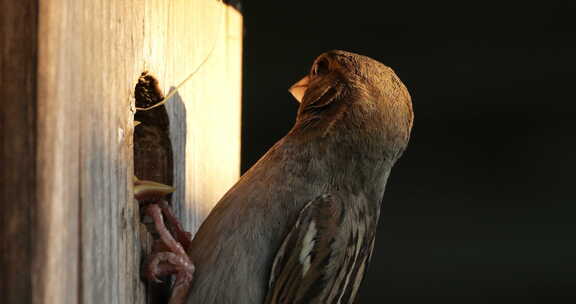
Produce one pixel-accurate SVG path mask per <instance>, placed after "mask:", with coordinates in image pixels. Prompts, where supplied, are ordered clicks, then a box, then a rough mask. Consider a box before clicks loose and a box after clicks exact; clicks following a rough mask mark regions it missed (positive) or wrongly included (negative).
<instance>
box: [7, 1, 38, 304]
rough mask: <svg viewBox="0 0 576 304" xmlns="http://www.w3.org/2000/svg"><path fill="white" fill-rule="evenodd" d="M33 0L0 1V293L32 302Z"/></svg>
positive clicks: (34, 145)
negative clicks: (0, 103) (0, 102)
mask: <svg viewBox="0 0 576 304" xmlns="http://www.w3.org/2000/svg"><path fill="white" fill-rule="evenodd" d="M37 5H38V4H37V2H36V1H35V0H23V1H1V2H0V83H1V84H2V85H1V86H0V100H1V101H2V105H1V106H0V144H1V149H0V167H1V168H2V169H1V170H0V207H1V208H2V209H1V210H0V269H1V270H0V295H1V298H2V303H31V302H32V293H31V292H30V290H31V289H32V277H33V273H32V265H31V263H30V261H31V260H32V257H33V250H34V240H33V234H32V232H33V231H35V228H36V222H35V221H34V220H33V218H34V215H35V214H34V213H33V210H34V208H35V206H36V205H35V204H36V191H35V189H36V155H35V153H34V151H35V149H36V115H35V111H34V110H35V106H36V52H37V46H36V37H37Z"/></svg>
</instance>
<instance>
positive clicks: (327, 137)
mask: <svg viewBox="0 0 576 304" xmlns="http://www.w3.org/2000/svg"><path fill="white" fill-rule="evenodd" d="M327 128H329V130H327ZM286 143H287V144H288V145H290V146H292V145H291V143H293V144H294V145H293V146H294V147H299V148H300V149H301V151H299V152H297V153H299V155H300V157H301V160H302V162H303V163H305V164H306V166H304V167H303V170H306V171H305V172H302V173H303V174H306V175H313V176H314V177H315V178H314V180H315V181H316V182H317V183H319V184H323V185H327V184H329V185H332V186H334V187H336V188H337V189H340V188H344V189H348V190H351V191H352V192H354V193H358V192H367V191H368V192H369V191H376V192H379V191H383V189H384V186H385V184H386V180H387V178H388V174H389V171H390V169H391V168H392V166H393V164H394V162H395V161H396V158H397V155H398V153H396V152H395V151H393V150H392V149H391V146H390V145H389V144H388V143H387V142H386V139H385V138H383V134H382V132H381V131H378V130H370V129H366V128H363V127H362V126H360V127H359V126H353V125H351V124H349V123H347V122H346V121H345V120H342V121H338V122H333V123H332V124H329V123H325V122H322V121H321V120H318V121H316V122H312V123H308V124H305V125H298V124H297V125H296V126H295V128H294V129H293V130H292V131H291V132H290V133H289V135H288V136H287V138H286ZM319 186H321V185H319Z"/></svg>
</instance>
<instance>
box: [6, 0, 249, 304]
mask: <svg viewBox="0 0 576 304" xmlns="http://www.w3.org/2000/svg"><path fill="white" fill-rule="evenodd" d="M12 5H13V6H14V7H16V8H17V9H19V11H18V12H19V13H17V14H15V15H14V16H15V17H14V18H13V19H10V18H9V19H5V18H2V22H3V24H4V23H6V24H8V23H14V22H16V21H14V20H19V22H16V23H14V24H16V25H17V26H18V29H17V30H16V29H15V27H14V24H12V27H11V28H10V27H8V29H5V27H4V26H2V28H3V29H4V30H5V31H4V30H3V32H2V35H1V39H2V40H1V41H2V43H3V47H2V49H3V53H2V57H1V58H2V67H1V70H2V72H5V71H12V72H15V73H16V75H18V77H19V78H18V79H15V81H14V82H8V83H13V84H15V88H14V89H11V90H8V91H7V90H5V88H2V99H3V100H9V101H10V102H8V103H7V104H8V106H7V107H5V108H3V111H2V124H3V125H2V127H3V128H2V131H0V132H2V135H3V138H2V143H3V146H2V163H3V166H4V165H5V163H8V162H11V163H10V164H9V165H8V166H7V167H5V168H7V169H9V170H6V169H4V170H2V181H3V182H4V181H6V183H3V184H2V197H3V198H4V199H5V200H4V203H3V204H7V203H6V202H10V201H9V200H8V199H11V200H12V201H14V200H17V201H18V205H17V206H18V207H16V205H12V207H11V208H8V209H6V210H8V212H3V213H2V220H3V221H2V224H0V225H2V226H1V227H0V228H10V229H6V230H5V229H2V232H0V237H1V240H2V246H3V247H2V249H3V250H2V251H3V253H4V252H7V253H8V254H3V255H2V256H3V258H2V264H0V265H2V266H3V268H2V269H3V271H2V273H3V275H4V276H5V277H6V278H10V279H14V278H16V280H14V281H10V283H6V284H4V282H5V281H6V280H4V278H5V277H2V279H3V280H2V281H3V283H2V284H1V286H2V288H3V289H2V294H3V297H4V294H6V293H5V289H6V290H7V289H10V290H11V292H12V293H11V294H8V295H9V300H8V303H32V302H35V303H146V302H147V298H146V294H145V286H144V284H143V283H142V281H141V278H140V265H141V259H142V258H143V254H144V253H145V251H146V250H147V248H146V247H145V246H146V242H145V240H143V239H142V238H141V235H140V230H141V227H142V226H141V224H140V216H139V210H138V206H137V203H136V202H135V201H134V200H133V199H132V175H133V162H132V155H133V144H132V135H133V130H134V129H133V126H132V125H133V124H132V119H133V115H134V111H135V108H134V105H133V102H134V101H133V90H134V85H135V84H136V81H137V80H138V76H139V75H140V73H141V72H142V71H143V70H150V72H151V73H153V74H154V75H156V76H157V77H158V79H159V80H160V83H161V85H162V86H163V89H164V90H165V91H168V90H169V89H170V88H171V87H174V86H175V85H177V84H178V83H179V82H180V81H182V80H183V79H184V78H185V77H186V76H187V75H188V73H190V72H192V71H193V70H195V68H197V67H198V66H199V65H200V64H201V63H202V62H203V61H204V59H205V58H207V56H209V60H208V61H206V63H205V64H203V65H202V67H201V68H200V69H199V70H198V72H197V74H196V75H195V76H194V77H193V78H192V79H191V80H190V82H189V83H187V84H186V85H185V86H184V87H183V88H182V89H181V90H180V91H179V93H178V95H177V96H176V98H174V99H173V100H172V101H170V102H169V103H168V105H167V110H168V115H169V118H170V132H171V138H172V143H173V151H174V155H173V157H174V163H175V168H174V181H175V185H176V187H177V188H178V191H177V192H176V193H175V195H174V198H173V202H174V204H175V205H176V206H177V207H176V208H177V210H179V212H180V214H181V215H182V217H183V218H184V219H185V222H186V223H185V226H186V227H187V228H188V229H190V230H193V231H194V230H195V229H197V226H198V225H199V223H200V221H201V220H202V219H203V218H204V217H205V216H206V214H207V212H208V211H209V209H210V208H211V207H212V206H213V205H214V204H215V203H216V201H217V200H218V199H219V198H220V197H221V195H222V194H223V193H224V192H225V191H226V190H227V189H228V188H229V187H230V186H231V185H232V184H233V183H234V182H235V181H236V179H237V178H238V175H239V167H240V166H239V162H240V78H241V73H240V64H241V63H240V62H241V34H242V18H241V16H240V15H239V13H238V12H237V11H236V10H234V9H232V8H229V7H225V6H223V5H222V3H221V2H218V1H203V0H194V1H185V0H172V1H161V0H146V1H137V0H127V1H88V0H79V1H65V0H53V1H42V2H41V3H40V5H39V7H38V9H37V10H36V9H35V5H36V2H35V1H21V2H18V4H12ZM18 5H21V7H20V6H18ZM3 6H4V4H3ZM8 12H10V11H8ZM19 14H20V15H19ZM28 14H31V16H32V17H35V16H36V14H38V16H39V19H38V26H36V25H35V23H34V18H29V17H30V16H28ZM8 15H9V14H8ZM23 16H24V17H26V18H24V17H23ZM18 18H20V19H18ZM22 18H24V19H22ZM23 20H26V21H29V20H32V22H30V24H28V25H24V26H23V23H24V22H23ZM35 30H37V31H38V39H37V41H38V47H37V50H36V46H35V44H34V42H35V41H36V39H34V38H33V37H35V34H36V33H35ZM16 32H18V34H17V35H16V36H11V35H14V33H16ZM24 37H26V38H24ZM15 41H18V42H19V43H20V42H21V41H31V42H30V43H31V44H23V46H22V47H23V48H24V49H25V52H24V53H22V54H21V55H15V52H16V51H20V50H19V49H10V50H11V51H10V52H8V50H7V49H6V48H5V47H4V45H10V44H4V43H15ZM36 54H37V56H36ZM18 56H21V57H18ZM34 58H37V62H38V65H37V67H36V64H35V62H36V61H35V60H34ZM8 61H10V62H11V63H10V64H7V62H8ZM17 68H18V69H20V70H18V71H15V70H16V69H17ZM36 71H37V72H36ZM3 74H5V73H3ZM34 75H38V78H37V82H35V79H34ZM0 77H1V76H0ZM20 82H21V83H20ZM2 83H3V86H4V83H5V82H4V81H2ZM36 87H37V92H36V91H35V88H36ZM21 90H23V91H21ZM7 117H12V118H11V119H6V120H5V118H7ZM4 126H6V128H4ZM8 130H22V133H18V134H17V135H18V136H16V135H14V134H12V135H10V134H11V133H10V132H9V131H8ZM4 135H7V137H5V136H4ZM9 147H10V148H9ZM27 153H28V154H27ZM18 170H25V172H26V173H27V174H19V173H17V172H19V171H18ZM4 220H6V221H4ZM5 223H6V224H5ZM5 226H6V227H5ZM7 247H10V248H7ZM12 253H13V254H12ZM19 257H22V258H21V260H19V261H21V263H20V264H24V265H18V266H14V267H20V268H19V272H18V273H19V274H6V272H4V269H13V268H4V265H5V264H7V263H9V262H11V261H12V262H13V261H14V259H16V258H19ZM26 261H32V263H31V264H30V263H28V264H26ZM15 265H16V264H15ZM26 267H28V268H26ZM23 270H32V271H24V272H25V274H22V272H23ZM23 290H25V291H28V294H29V296H28V298H26V296H25V295H24V296H23V294H24V292H23ZM30 290H32V292H30ZM10 297H11V298H10ZM12 299H13V301H11V300H12Z"/></svg>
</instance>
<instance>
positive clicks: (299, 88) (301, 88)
mask: <svg viewBox="0 0 576 304" xmlns="http://www.w3.org/2000/svg"><path fill="white" fill-rule="evenodd" d="M309 82H310V78H309V77H308V76H306V77H304V78H302V79H300V81H298V82H297V83H295V84H294V85H293V86H291V87H290V89H289V90H288V91H289V92H290V94H292V96H294V98H296V100H298V102H299V103H302V98H303V97H304V93H306V90H307V89H308V83H309Z"/></svg>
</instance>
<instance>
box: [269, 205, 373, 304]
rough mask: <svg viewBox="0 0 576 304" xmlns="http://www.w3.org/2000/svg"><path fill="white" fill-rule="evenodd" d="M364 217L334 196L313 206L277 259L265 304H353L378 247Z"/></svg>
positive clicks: (288, 236)
mask: <svg viewBox="0 0 576 304" xmlns="http://www.w3.org/2000/svg"><path fill="white" fill-rule="evenodd" d="M362 215H363V214H362V212H355V211H349V210H348V209H345V208H344V206H343V203H342V200H341V199H338V198H336V197H335V196H332V195H322V196H320V197H318V198H316V199H314V200H312V201H311V202H309V203H308V204H307V205H306V206H305V207H304V208H303V209H302V211H301V212H300V215H299V217H298V219H297V221H296V223H295V224H294V227H293V228H292V230H291V231H290V232H289V233H288V235H287V236H286V237H285V239H284V241H283V243H282V245H281V247H280V249H279V250H278V253H277V254H276V257H275V259H274V263H273V265H272V270H271V274H270V281H269V286H268V287H269V289H268V295H267V297H266V301H265V303H268V304H280V303H353V301H354V298H355V297H356V292H357V291H358V287H359V285H360V283H361V281H362V278H363V276H364V270H365V267H366V264H367V263H368V260H369V258H370V254H371V252H372V248H373V245H374V231H372V230H374V229H368V228H369V226H368V224H367V223H366V221H365V220H360V221H358V220H355V219H358V218H360V217H361V216H362ZM370 228H373V227H370Z"/></svg>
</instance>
